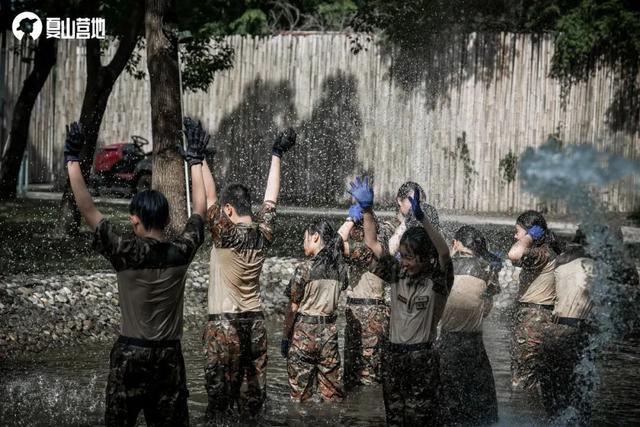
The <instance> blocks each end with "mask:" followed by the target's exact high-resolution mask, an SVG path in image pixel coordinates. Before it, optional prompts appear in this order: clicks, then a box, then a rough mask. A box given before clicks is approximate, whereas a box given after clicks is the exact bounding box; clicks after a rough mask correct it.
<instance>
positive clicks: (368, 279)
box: [346, 222, 393, 300]
mask: <svg viewBox="0 0 640 427" xmlns="http://www.w3.org/2000/svg"><path fill="white" fill-rule="evenodd" d="M376 224H377V225H378V224H379V223H377V222H376ZM385 224H388V223H386V222H385V223H382V224H380V225H379V226H378V227H377V228H378V230H377V239H378V242H379V243H380V244H381V245H382V247H383V248H384V250H385V251H387V244H388V241H389V237H391V233H392V232H393V228H391V227H389V226H385ZM346 261H347V265H348V266H349V267H350V273H351V274H350V285H349V287H348V288H347V296H348V297H349V298H362V299H378V300H384V299H385V294H386V291H385V288H388V284H387V283H386V282H385V281H384V280H382V279H381V278H380V277H378V276H376V275H375V274H373V273H372V272H371V271H369V268H370V266H371V263H372V262H373V261H374V256H373V251H371V249H369V248H368V247H367V245H366V244H365V243H364V230H363V228H362V225H356V226H354V227H353V228H352V229H351V232H350V233H349V256H348V257H347V260H346Z"/></svg>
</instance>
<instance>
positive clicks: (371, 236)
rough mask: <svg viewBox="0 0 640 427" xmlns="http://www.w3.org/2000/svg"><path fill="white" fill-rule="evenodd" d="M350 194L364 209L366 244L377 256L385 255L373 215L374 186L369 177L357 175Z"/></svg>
mask: <svg viewBox="0 0 640 427" xmlns="http://www.w3.org/2000/svg"><path fill="white" fill-rule="evenodd" d="M349 194H351V195H352V196H353V198H354V199H355V200H356V202H358V205H360V208H362V211H363V221H364V223H363V225H364V244H365V245H367V247H368V248H369V249H371V251H372V252H373V255H374V256H375V257H376V258H380V257H382V255H384V247H383V246H382V245H381V244H380V242H379V241H378V232H377V230H376V220H375V218H374V216H373V188H371V186H369V177H367V176H365V177H364V178H363V179H360V178H359V177H356V180H355V182H352V183H351V189H350V190H349Z"/></svg>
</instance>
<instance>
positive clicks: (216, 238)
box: [206, 203, 236, 247]
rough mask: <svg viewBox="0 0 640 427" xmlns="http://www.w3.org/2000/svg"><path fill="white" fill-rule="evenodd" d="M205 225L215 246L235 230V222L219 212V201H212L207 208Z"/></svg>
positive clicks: (220, 243)
mask: <svg viewBox="0 0 640 427" xmlns="http://www.w3.org/2000/svg"><path fill="white" fill-rule="evenodd" d="M206 220H207V226H208V228H209V232H210V233H211V239H212V240H213V244H214V245H215V246H216V247H220V246H221V245H222V238H223V237H225V236H226V235H228V234H231V233H233V232H234V231H235V230H236V227H235V224H234V223H233V222H231V220H230V219H229V218H228V217H227V216H226V215H225V214H223V213H222V212H221V209H220V203H214V204H213V205H211V206H210V207H209V209H207V218H206Z"/></svg>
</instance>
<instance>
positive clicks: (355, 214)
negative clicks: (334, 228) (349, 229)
mask: <svg viewBox="0 0 640 427" xmlns="http://www.w3.org/2000/svg"><path fill="white" fill-rule="evenodd" d="M363 218H364V212H362V208H361V207H360V205H359V204H357V203H356V204H355V205H353V206H351V207H350V208H349V217H348V218H347V220H349V219H350V220H351V221H353V222H354V223H355V224H358V223H360V222H362V219H363Z"/></svg>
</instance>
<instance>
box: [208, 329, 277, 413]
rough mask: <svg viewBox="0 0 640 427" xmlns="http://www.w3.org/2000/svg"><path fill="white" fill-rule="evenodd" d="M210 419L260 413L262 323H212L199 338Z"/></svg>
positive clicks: (264, 366)
mask: <svg viewBox="0 0 640 427" xmlns="http://www.w3.org/2000/svg"><path fill="white" fill-rule="evenodd" d="M203 342H204V347H205V349H204V351H205V357H206V365H205V368H204V374H205V381H206V389H207V396H208V400H209V404H208V406H207V415H208V416H209V417H210V418H215V417H219V416H221V415H225V414H228V413H229V412H230V411H231V410H232V408H233V406H234V405H236V406H237V409H238V412H239V413H240V414H248V415H250V416H254V415H256V414H258V413H259V412H260V410H261V409H262V405H263V404H264V401H265V399H266V396H267V331H266V329H265V326H264V320H262V319H237V320H213V321H211V320H210V321H209V322H207V325H206V327H205V330H204V334H203Z"/></svg>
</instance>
